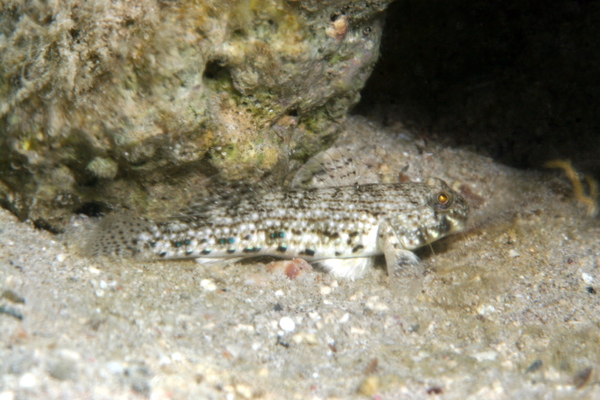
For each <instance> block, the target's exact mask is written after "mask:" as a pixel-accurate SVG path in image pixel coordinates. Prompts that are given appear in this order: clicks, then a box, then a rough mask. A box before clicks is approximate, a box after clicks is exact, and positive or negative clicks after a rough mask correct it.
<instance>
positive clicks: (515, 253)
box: [508, 249, 521, 258]
mask: <svg viewBox="0 0 600 400" xmlns="http://www.w3.org/2000/svg"><path fill="white" fill-rule="evenodd" d="M520 255H521V254H520V253H519V252H518V251H516V250H515V249H511V250H509V252H508V256H509V257H511V258H517V257H519V256H520Z"/></svg>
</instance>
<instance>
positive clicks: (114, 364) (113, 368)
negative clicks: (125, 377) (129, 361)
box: [106, 361, 125, 375]
mask: <svg viewBox="0 0 600 400" xmlns="http://www.w3.org/2000/svg"><path fill="white" fill-rule="evenodd" d="M106 370H107V371H108V372H110V373H111V374H114V375H122V374H123V372H125V368H123V364H121V363H120V362H118V361H110V362H107V363H106Z"/></svg>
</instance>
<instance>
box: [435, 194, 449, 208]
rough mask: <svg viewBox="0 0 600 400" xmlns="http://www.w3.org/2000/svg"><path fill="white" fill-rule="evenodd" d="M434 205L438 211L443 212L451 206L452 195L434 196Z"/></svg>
mask: <svg viewBox="0 0 600 400" xmlns="http://www.w3.org/2000/svg"><path fill="white" fill-rule="evenodd" d="M434 205H435V207H436V208H437V209H439V210H445V209H447V208H448V207H450V206H451V205H452V195H451V194H450V193H448V192H438V193H436V194H435V196H434Z"/></svg>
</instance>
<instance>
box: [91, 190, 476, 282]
mask: <svg viewBox="0 0 600 400" xmlns="http://www.w3.org/2000/svg"><path fill="white" fill-rule="evenodd" d="M467 215H468V206H467V204H466V202H465V201H464V199H463V198H462V197H461V196H460V195H459V194H458V193H456V192H455V191H453V190H452V189H450V188H449V187H448V185H447V184H446V183H445V182H444V181H442V180H440V179H435V178H431V179H429V180H427V182H422V183H417V182H408V183H393V184H366V185H351V186H340V187H325V188H310V189H292V190H287V191H275V192H269V193H265V194H263V195H253V196H248V197H245V198H240V199H237V200H235V201H231V202H227V203H225V204H220V203H217V204H214V205H210V204H209V205H206V204H205V205H203V206H202V207H197V208H194V207H192V208H191V209H190V211H189V212H187V213H186V214H184V215H182V216H180V217H178V218H176V219H172V220H169V221H165V222H156V223H155V222H151V221H148V220H143V219H133V218H125V219H123V218H121V219H118V218H115V219H113V220H112V221H109V222H107V223H106V224H104V225H105V226H104V227H100V229H99V230H98V235H97V236H96V237H95V238H94V240H93V243H92V246H93V251H94V253H95V254H112V255H117V256H119V255H133V256H142V257H144V258H157V259H180V258H197V259H198V260H199V261H200V262H203V261H204V262H213V261H215V259H239V258H246V257H254V256H259V255H270V256H276V257H283V258H294V257H299V258H303V259H305V260H307V261H308V262H314V261H321V264H322V265H323V266H324V267H325V268H326V269H328V270H329V271H330V272H332V273H333V274H335V275H336V276H340V277H348V278H352V279H353V278H357V277H359V276H360V275H362V273H363V272H364V269H365V268H366V267H367V266H368V265H369V264H370V260H371V259H372V257H373V256H377V255H381V254H383V255H385V258H386V263H387V264H388V269H390V267H391V266H390V264H394V265H396V264H402V263H406V262H409V263H410V262H414V261H415V260H416V257H415V256H414V255H413V253H412V252H411V250H414V249H416V248H418V247H421V246H423V245H425V244H427V243H431V242H433V241H435V240H438V239H440V238H442V237H444V236H446V235H448V234H451V233H453V232H457V231H459V230H461V229H462V228H463V227H464V224H465V221H466V219H467Z"/></svg>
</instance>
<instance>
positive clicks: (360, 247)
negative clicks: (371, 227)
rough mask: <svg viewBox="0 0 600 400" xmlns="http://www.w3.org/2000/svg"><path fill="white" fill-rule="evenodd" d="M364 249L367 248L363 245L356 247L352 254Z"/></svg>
mask: <svg viewBox="0 0 600 400" xmlns="http://www.w3.org/2000/svg"><path fill="white" fill-rule="evenodd" d="M364 248H365V246H363V245H362V244H359V245H357V246H354V248H353V249H352V252H353V253H356V252H357V251H359V250H362V249H364Z"/></svg>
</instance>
